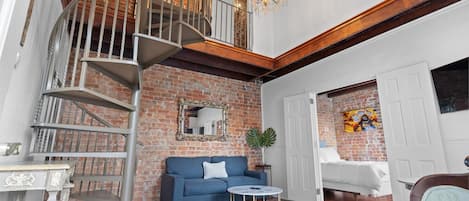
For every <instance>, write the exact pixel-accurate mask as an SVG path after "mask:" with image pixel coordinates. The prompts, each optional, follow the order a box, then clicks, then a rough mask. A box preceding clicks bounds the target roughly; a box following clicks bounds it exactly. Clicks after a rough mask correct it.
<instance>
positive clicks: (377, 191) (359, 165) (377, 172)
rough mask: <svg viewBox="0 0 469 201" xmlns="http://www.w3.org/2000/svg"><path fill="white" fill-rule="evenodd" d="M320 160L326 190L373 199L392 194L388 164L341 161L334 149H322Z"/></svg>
mask: <svg viewBox="0 0 469 201" xmlns="http://www.w3.org/2000/svg"><path fill="white" fill-rule="evenodd" d="M319 160H320V162H321V173H322V181H323V187H324V189H329V190H335V191H343V192H351V193H354V194H360V195H364V196H371V197H380V196H386V195H390V194H391V193H392V192H391V179H390V176H389V167H388V164H387V162H381V161H345V160H341V159H340V156H339V154H338V153H337V151H336V150H335V148H332V147H327V148H321V149H320V151H319Z"/></svg>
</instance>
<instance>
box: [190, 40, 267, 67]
mask: <svg viewBox="0 0 469 201" xmlns="http://www.w3.org/2000/svg"><path fill="white" fill-rule="evenodd" d="M184 48H187V49H190V50H193V51H197V52H203V53H205V54H209V55H213V56H217V57H220V58H224V59H228V60H232V61H237V62H241V63H245V64H250V65H253V66H258V67H261V68H264V69H268V70H273V69H274V59H273V58H270V57H267V56H264V55H260V54H256V53H254V52H250V51H247V50H245V49H241V48H238V47H233V46H229V45H225V44H222V43H219V42H215V41H211V40H207V41H205V42H203V43H193V44H190V45H186V46H184Z"/></svg>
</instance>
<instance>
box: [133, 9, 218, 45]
mask: <svg viewBox="0 0 469 201" xmlns="http://www.w3.org/2000/svg"><path fill="white" fill-rule="evenodd" d="M211 2H212V0H142V4H141V5H140V8H139V9H140V12H139V13H140V19H139V22H140V23H139V24H138V26H139V29H138V31H139V32H138V33H142V34H146V35H148V36H152V37H156V38H160V39H163V40H167V41H172V42H175V43H181V41H180V40H181V36H180V34H185V32H184V31H185V30H182V31H179V29H182V27H180V24H187V25H190V26H191V27H193V28H194V29H196V30H197V31H199V32H200V33H202V34H203V35H205V36H206V35H209V34H210V29H211V27H210V19H211V16H210V14H211V9H212V7H211V6H212V5H211V4H212V3H211ZM181 5H182V6H181ZM189 42H190V41H189Z"/></svg>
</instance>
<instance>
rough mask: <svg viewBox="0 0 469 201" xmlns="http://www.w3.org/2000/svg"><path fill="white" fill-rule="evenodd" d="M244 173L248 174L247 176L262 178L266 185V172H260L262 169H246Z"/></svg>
mask: <svg viewBox="0 0 469 201" xmlns="http://www.w3.org/2000/svg"><path fill="white" fill-rule="evenodd" d="M244 175H245V176H248V177H254V178H257V179H260V180H262V182H263V183H264V185H267V174H266V173H265V172H262V171H249V170H248V171H246V172H244Z"/></svg>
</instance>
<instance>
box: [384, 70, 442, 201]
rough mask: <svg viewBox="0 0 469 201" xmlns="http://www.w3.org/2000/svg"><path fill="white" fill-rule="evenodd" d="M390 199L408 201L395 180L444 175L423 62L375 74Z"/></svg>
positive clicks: (431, 94)
mask: <svg viewBox="0 0 469 201" xmlns="http://www.w3.org/2000/svg"><path fill="white" fill-rule="evenodd" d="M378 92H379V98H380V103H381V109H382V117H383V126H384V136H385V140H386V147H387V152H388V160H389V168H390V171H391V180H392V189H393V198H394V200H397V201H408V200H409V191H407V190H405V188H404V185H403V184H401V183H398V182H397V180H398V179H399V178H419V177H421V176H424V175H428V174H433V173H442V172H446V170H447V168H446V161H445V156H444V149H443V143H442V137H441V135H440V127H439V121H438V114H439V113H438V112H437V111H438V110H437V105H436V98H435V93H434V90H433V82H432V80H431V77H430V71H429V69H428V66H427V65H426V64H424V63H422V64H417V65H413V66H410V67H406V68H401V69H398V70H395V71H391V72H387V73H383V74H380V75H378Z"/></svg>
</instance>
